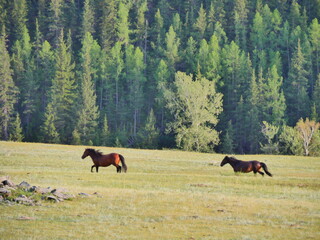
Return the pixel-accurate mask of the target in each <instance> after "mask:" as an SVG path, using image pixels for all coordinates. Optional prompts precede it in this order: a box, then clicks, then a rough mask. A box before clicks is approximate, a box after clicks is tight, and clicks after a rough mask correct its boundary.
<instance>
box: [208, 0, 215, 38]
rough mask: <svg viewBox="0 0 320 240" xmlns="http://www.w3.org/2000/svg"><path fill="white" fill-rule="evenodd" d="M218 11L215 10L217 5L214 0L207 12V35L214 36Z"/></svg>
mask: <svg viewBox="0 0 320 240" xmlns="http://www.w3.org/2000/svg"><path fill="white" fill-rule="evenodd" d="M215 15H216V11H215V7H214V4H213V2H211V3H210V8H209V10H208V13H207V16H208V17H207V19H208V20H207V22H208V25H207V37H208V36H209V37H210V36H212V35H213V32H214V26H215V22H216V17H215Z"/></svg>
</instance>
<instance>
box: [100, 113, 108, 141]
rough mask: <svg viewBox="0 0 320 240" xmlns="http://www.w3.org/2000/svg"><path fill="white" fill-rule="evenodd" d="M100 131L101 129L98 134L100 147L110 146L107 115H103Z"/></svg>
mask: <svg viewBox="0 0 320 240" xmlns="http://www.w3.org/2000/svg"><path fill="white" fill-rule="evenodd" d="M101 129H102V130H101V132H100V144H101V146H111V136H110V130H109V126H108V119H107V115H104V118H103V122H102V128H101Z"/></svg>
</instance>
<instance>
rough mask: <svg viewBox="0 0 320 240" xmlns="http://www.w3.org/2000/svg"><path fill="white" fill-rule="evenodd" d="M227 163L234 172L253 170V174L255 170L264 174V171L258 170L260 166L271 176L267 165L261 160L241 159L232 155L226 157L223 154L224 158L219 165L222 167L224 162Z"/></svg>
mask: <svg viewBox="0 0 320 240" xmlns="http://www.w3.org/2000/svg"><path fill="white" fill-rule="evenodd" d="M227 163H229V164H230V165H231V167H232V168H233V171H235V172H244V173H248V172H251V171H253V172H254V174H256V173H257V172H258V173H260V174H261V175H262V176H264V173H263V172H261V171H260V169H261V168H263V170H264V171H265V172H266V174H267V175H269V176H270V177H272V174H271V173H270V172H269V171H268V168H267V165H266V164H265V163H263V162H258V161H249V162H245V161H241V160H238V159H236V158H234V157H228V156H225V158H224V159H223V160H222V162H221V164H220V166H221V167H223V166H224V165H225V164H227Z"/></svg>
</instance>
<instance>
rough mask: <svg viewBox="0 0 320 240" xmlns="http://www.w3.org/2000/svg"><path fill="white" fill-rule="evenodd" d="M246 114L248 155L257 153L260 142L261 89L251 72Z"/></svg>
mask: <svg viewBox="0 0 320 240" xmlns="http://www.w3.org/2000/svg"><path fill="white" fill-rule="evenodd" d="M248 95H249V96H248V109H249V111H248V113H247V119H246V123H247V126H248V127H247V130H246V131H247V135H248V139H247V140H248V145H249V146H248V148H249V152H250V153H258V151H259V147H260V146H259V142H260V135H259V132H260V115H261V114H260V111H259V109H260V106H261V105H262V104H263V102H261V89H260V86H259V84H258V82H257V80H256V74H255V71H254V70H253V71H252V76H251V83H250V91H249V94H248Z"/></svg>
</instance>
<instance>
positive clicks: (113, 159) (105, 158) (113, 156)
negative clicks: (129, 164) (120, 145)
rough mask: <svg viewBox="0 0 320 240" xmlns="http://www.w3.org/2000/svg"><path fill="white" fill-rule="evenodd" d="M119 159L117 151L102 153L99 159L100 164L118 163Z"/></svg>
mask: <svg viewBox="0 0 320 240" xmlns="http://www.w3.org/2000/svg"><path fill="white" fill-rule="evenodd" d="M119 160H120V157H119V154H117V153H109V154H105V155H102V157H101V159H100V165H101V166H109V165H110V164H118V162H119Z"/></svg>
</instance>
